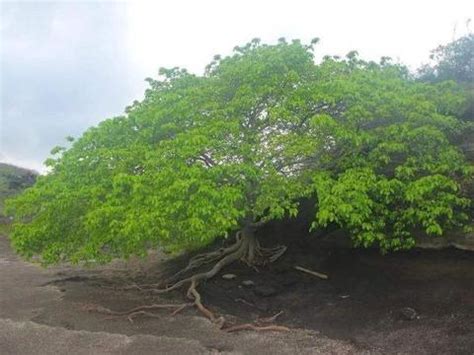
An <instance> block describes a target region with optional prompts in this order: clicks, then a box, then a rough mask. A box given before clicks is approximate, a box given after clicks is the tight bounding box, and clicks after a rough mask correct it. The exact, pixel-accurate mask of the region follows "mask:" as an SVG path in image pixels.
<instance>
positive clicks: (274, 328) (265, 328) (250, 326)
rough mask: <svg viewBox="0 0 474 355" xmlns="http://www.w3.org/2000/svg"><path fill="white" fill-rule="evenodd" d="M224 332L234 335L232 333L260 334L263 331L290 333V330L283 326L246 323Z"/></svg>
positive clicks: (226, 329)
mask: <svg viewBox="0 0 474 355" xmlns="http://www.w3.org/2000/svg"><path fill="white" fill-rule="evenodd" d="M223 330H224V331H226V332H227V333H232V332H238V331H241V330H255V331H258V332H261V331H277V332H289V331H290V328H288V327H285V326H282V325H263V326H260V325H255V324H252V323H245V324H239V325H234V326H232V327H228V328H224V329H223Z"/></svg>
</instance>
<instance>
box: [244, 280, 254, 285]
mask: <svg viewBox="0 0 474 355" xmlns="http://www.w3.org/2000/svg"><path fill="white" fill-rule="evenodd" d="M242 285H244V286H245V287H252V286H254V285H255V282H253V281H252V280H244V281H242Z"/></svg>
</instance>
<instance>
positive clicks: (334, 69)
mask: <svg viewBox="0 0 474 355" xmlns="http://www.w3.org/2000/svg"><path fill="white" fill-rule="evenodd" d="M316 42H317V40H315V41H313V43H312V44H311V45H303V44H301V43H300V42H299V41H293V42H291V43H287V42H286V41H285V40H284V39H282V40H280V41H279V43H278V44H276V45H266V44H261V43H260V42H259V41H258V40H254V41H252V42H250V43H248V44H247V45H245V46H243V47H236V48H235V49H234V53H233V54H232V55H230V56H228V57H220V56H216V57H215V58H214V60H213V61H212V62H211V63H210V64H209V66H208V67H207V70H206V72H205V74H204V75H202V76H198V75H193V74H190V73H188V72H187V71H185V70H181V69H177V68H174V69H169V70H165V69H163V70H161V72H160V74H161V77H160V78H159V79H158V80H154V79H148V82H149V84H150V88H149V89H148V90H147V91H146V95H145V98H144V100H143V101H141V102H135V103H134V104H133V105H132V106H130V107H129V108H127V110H126V115H124V116H121V117H116V118H112V119H108V120H105V121H103V122H102V123H101V124H99V125H98V126H97V127H92V128H90V129H89V130H88V131H86V132H85V133H84V134H83V136H82V137H80V138H79V139H78V140H76V141H73V140H72V139H70V142H71V145H70V147H68V148H62V147H58V148H55V149H54V150H53V151H52V154H53V156H52V158H51V159H49V160H48V161H47V164H48V165H49V166H50V168H51V173H50V174H48V175H46V176H41V177H39V178H38V181H37V183H36V185H35V186H34V188H32V189H28V190H26V191H25V192H24V193H23V194H22V195H20V196H18V197H17V198H15V199H13V200H11V201H10V203H9V211H10V213H11V214H12V215H13V216H14V217H15V225H14V230H13V236H12V241H13V245H14V247H15V249H16V250H17V251H18V252H19V253H20V254H21V255H23V256H25V257H32V256H34V255H40V256H41V260H42V261H43V262H44V263H45V264H49V263H56V262H60V261H72V262H80V261H84V260H90V259H94V260H98V261H103V262H106V261H109V260H111V259H112V258H114V257H127V256H129V255H133V254H138V255H143V254H145V253H146V252H147V250H149V249H150V248H155V247H163V248H167V249H169V250H183V249H191V248H196V247H200V246H203V245H206V244H208V243H210V242H212V241H213V240H214V239H215V238H218V237H222V236H226V235H227V234H228V233H232V232H237V241H236V242H235V244H234V245H232V246H230V247H228V248H227V249H225V250H222V251H219V252H215V253H210V254H206V255H202V256H199V257H197V258H195V259H192V260H191V262H190V265H189V266H188V268H187V269H186V270H187V271H188V270H191V269H193V268H195V267H197V266H200V265H202V264H210V263H215V265H214V267H212V269H210V271H209V272H207V273H203V274H198V275H195V276H193V278H192V279H191V278H190V279H184V280H183V281H181V282H178V283H177V284H176V285H175V286H176V287H178V286H181V285H182V284H183V283H184V282H188V281H191V283H192V287H193V290H194V287H195V286H196V284H197V282H199V281H200V280H201V279H206V278H209V277H212V276H214V275H215V274H216V273H217V272H218V271H219V270H220V269H221V268H222V267H223V266H225V265H226V264H228V263H231V262H233V261H236V260H243V261H245V262H246V263H247V264H249V265H255V264H259V263H265V262H270V261H274V260H276V258H278V257H279V256H280V255H281V254H282V253H283V252H284V247H282V246H280V247H275V248H272V249H268V248H262V247H261V246H260V245H259V243H258V240H257V239H256V237H255V233H254V232H255V230H256V229H257V228H258V227H259V226H261V225H262V224H264V223H266V222H268V221H270V220H275V219H281V218H285V217H288V216H295V215H297V214H298V212H299V204H298V201H300V200H301V199H302V198H307V199H311V200H312V201H314V204H315V206H316V207H317V213H316V215H315V216H314V222H313V224H312V226H310V225H308V228H311V227H312V228H324V227H325V226H327V225H328V224H337V225H339V226H340V227H342V228H344V229H346V230H347V231H349V232H350V233H351V235H352V237H353V240H354V242H355V244H356V245H362V246H365V247H368V246H372V245H375V246H378V247H380V248H381V250H382V251H387V250H397V249H403V248H409V247H412V246H413V245H414V244H415V241H414V237H413V233H414V231H415V230H419V229H422V230H424V231H425V233H427V234H429V235H442V234H443V233H445V231H446V230H448V229H450V228H457V227H461V226H463V225H466V224H468V223H469V220H470V218H471V216H470V215H469V214H468V211H469V205H470V202H471V201H470V199H469V198H468V196H467V195H466V194H465V189H464V186H466V185H467V184H468V183H470V181H472V176H473V167H472V166H471V165H469V164H468V163H466V161H465V158H464V156H463V154H462V152H461V151H460V150H459V149H458V148H457V147H456V146H455V144H454V142H455V139H456V137H457V135H458V134H459V133H460V132H462V131H463V129H464V125H465V123H464V122H463V121H461V120H459V119H457V117H459V116H460V115H462V114H463V109H464V107H465V95H464V91H463V89H462V88H461V87H460V86H458V85H457V84H456V83H454V82H452V81H451V82H445V81H441V82H436V83H431V82H420V81H417V80H415V78H413V77H412V76H411V75H410V73H409V72H408V70H407V69H406V68H405V67H403V66H401V65H398V64H391V62H390V60H389V59H388V58H383V59H382V61H381V62H380V63H375V62H366V61H363V60H361V59H359V58H358V55H357V53H356V52H351V53H349V54H348V55H347V57H346V58H343V59H340V58H337V57H325V59H324V60H323V61H322V62H321V63H320V64H315V62H314V59H313V50H314V49H313V45H314V44H315V43H316ZM190 292H192V290H191V288H190Z"/></svg>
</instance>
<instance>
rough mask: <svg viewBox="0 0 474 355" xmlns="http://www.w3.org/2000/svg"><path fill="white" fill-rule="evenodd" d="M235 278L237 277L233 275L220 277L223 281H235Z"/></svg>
mask: <svg viewBox="0 0 474 355" xmlns="http://www.w3.org/2000/svg"><path fill="white" fill-rule="evenodd" d="M236 277H237V275H234V274H224V275H222V278H223V279H224V280H233V279H235V278H236Z"/></svg>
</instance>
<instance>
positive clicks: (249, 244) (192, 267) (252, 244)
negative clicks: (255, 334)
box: [92, 229, 289, 332]
mask: <svg viewBox="0 0 474 355" xmlns="http://www.w3.org/2000/svg"><path fill="white" fill-rule="evenodd" d="M285 251H286V247H285V246H277V247H274V248H264V247H262V246H261V245H260V243H259V242H258V240H257V238H256V237H255V234H254V230H253V229H250V230H249V229H244V230H242V231H240V232H238V233H237V235H236V242H235V243H234V244H232V245H231V246H229V247H226V248H221V249H219V250H216V251H212V252H209V253H204V254H199V255H196V256H195V257H193V258H191V259H190V261H189V263H188V265H187V266H186V267H185V268H183V269H182V270H180V271H178V272H177V273H175V274H174V275H173V276H171V277H170V278H168V279H167V281H166V282H165V284H166V286H165V287H164V288H159V287H160V286H162V285H163V283H161V284H147V285H134V286H132V287H129V288H137V289H139V290H143V291H150V292H152V293H155V294H163V293H167V292H171V291H173V290H177V289H179V288H181V287H184V286H186V285H188V289H187V293H186V296H187V298H188V299H189V300H190V301H191V303H184V304H177V305H175V304H163V305H159V304H158V305H157V304H153V305H148V306H140V307H136V308H133V309H131V310H129V311H125V312H115V311H112V310H110V309H107V308H104V307H101V308H100V307H96V309H92V310H95V311H97V312H100V313H104V314H109V315H111V316H114V317H127V318H128V319H129V320H130V321H132V319H133V318H134V317H136V316H139V315H143V316H151V317H156V316H157V315H156V314H154V313H151V312H149V310H153V309H173V310H174V311H173V313H172V314H173V315H174V314H176V313H178V312H180V311H181V310H183V309H184V308H186V307H189V306H195V307H196V308H197V309H198V310H199V311H200V312H201V313H202V314H203V315H204V316H205V317H206V318H208V319H209V320H210V321H212V322H213V323H215V324H216V325H218V326H219V328H221V329H223V330H226V331H228V332H235V331H239V330H246V329H249V330H257V331H264V330H278V331H282V330H289V329H288V328H286V327H282V326H277V325H271V324H268V323H269V322H265V321H262V320H257V321H255V322H254V323H247V324H241V325H232V326H227V325H226V322H225V319H224V317H217V316H216V315H215V314H214V313H213V312H211V311H210V310H209V309H208V308H207V307H205V306H204V304H203V303H202V299H201V295H200V294H199V292H198V290H197V287H198V286H199V284H200V283H201V282H203V281H206V280H209V279H211V278H213V277H214V276H216V275H217V274H218V273H219V272H220V271H221V270H222V269H223V268H224V267H226V266H227V265H230V264H232V263H234V262H236V261H242V262H244V263H245V264H247V265H248V266H249V267H253V268H255V269H256V268H257V267H258V266H262V265H265V264H267V263H272V262H274V261H276V260H277V259H278V258H279V257H280V256H282V255H283V254H284V253H285ZM206 265H212V267H210V269H209V270H207V271H204V272H197V273H194V274H191V276H187V275H189V274H190V273H192V272H194V271H196V270H197V269H200V268H202V267H204V266H206ZM278 315H279V314H278ZM270 318H271V321H273V320H275V319H276V317H275V316H274V317H270Z"/></svg>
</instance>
